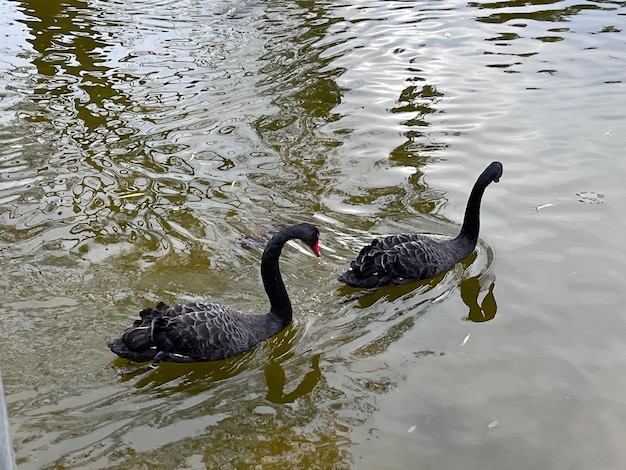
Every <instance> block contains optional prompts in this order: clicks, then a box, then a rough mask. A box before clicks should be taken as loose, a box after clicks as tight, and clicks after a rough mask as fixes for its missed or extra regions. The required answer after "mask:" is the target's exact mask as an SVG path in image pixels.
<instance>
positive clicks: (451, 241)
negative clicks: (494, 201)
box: [338, 162, 502, 289]
mask: <svg viewBox="0 0 626 470" xmlns="http://www.w3.org/2000/svg"><path fill="white" fill-rule="evenodd" d="M501 176H502V163H500V162H492V163H491V164H490V165H489V166H488V167H487V168H486V169H485V170H484V171H483V172H482V173H481V175H480V176H479V177H478V179H477V180H476V183H474V187H473V188H472V192H471V193H470V196H469V199H468V201H467V207H466V208H465V218H464V219H463V226H462V227H461V231H460V233H459V234H458V235H457V236H456V237H455V238H434V237H430V236H428V235H418V234H403V235H391V236H388V237H385V238H382V239H376V240H374V241H372V243H371V244H369V245H367V246H365V247H363V249H361V252H360V253H359V255H358V256H357V258H356V259H355V260H354V261H352V263H351V264H350V269H348V270H347V271H346V272H344V273H343V274H341V275H340V276H339V278H338V280H339V281H340V282H343V283H345V284H348V285H349V286H352V287H360V288H367V289H374V288H377V287H380V286H384V285H390V284H391V285H399V284H406V283H408V282H412V281H418V280H421V279H428V278H431V277H434V276H436V275H438V274H441V273H442V272H444V271H447V270H448V269H450V268H451V267H452V266H454V265H455V264H456V263H458V262H459V261H461V260H463V259H465V258H467V257H468V256H469V255H470V254H471V253H472V252H473V251H474V248H476V243H477V242H478V231H479V229H480V202H481V199H482V197H483V193H484V192H485V188H487V186H489V184H491V182H496V183H497V182H498V180H499V179H500V177H501Z"/></svg>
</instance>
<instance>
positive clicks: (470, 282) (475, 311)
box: [459, 275, 498, 323]
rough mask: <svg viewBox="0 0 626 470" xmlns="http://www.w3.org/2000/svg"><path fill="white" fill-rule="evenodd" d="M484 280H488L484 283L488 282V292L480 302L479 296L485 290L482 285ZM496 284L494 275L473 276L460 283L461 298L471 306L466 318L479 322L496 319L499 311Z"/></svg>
mask: <svg viewBox="0 0 626 470" xmlns="http://www.w3.org/2000/svg"><path fill="white" fill-rule="evenodd" d="M482 280H486V282H483V284H487V283H488V284H489V287H488V288H487V293H486V294H485V296H484V297H483V299H482V301H481V302H480V304H479V303H478V298H479V297H480V294H481V291H482V290H483V287H482V286H481V281H482ZM495 286H496V282H495V281H494V280H493V276H492V275H488V276H485V277H482V276H473V277H470V278H467V279H463V280H462V281H461V282H460V283H459V289H460V291H461V299H463V303H465V305H467V306H468V308H469V314H468V315H467V317H466V320H469V321H473V322H476V323H479V322H485V321H489V320H493V319H494V317H495V316H496V312H497V311H498V304H497V303H496V298H495V296H494V294H493V290H494V288H495Z"/></svg>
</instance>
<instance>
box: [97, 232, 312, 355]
mask: <svg viewBox="0 0 626 470" xmlns="http://www.w3.org/2000/svg"><path fill="white" fill-rule="evenodd" d="M294 238H295V239H299V240H302V241H303V242H304V243H306V244H307V245H308V246H309V247H310V248H311V250H312V251H313V253H314V254H315V255H316V256H320V250H319V231H318V230H317V228H316V227H315V226H314V225H312V224H308V223H301V224H298V225H294V226H291V227H288V228H285V229H283V230H281V231H280V232H278V233H277V234H276V235H274V236H273V237H272V239H271V240H270V241H269V243H268V244H267V246H266V248H265V251H264V252H263V257H262V259H261V277H262V279H263V286H264V287H265V292H266V293H267V297H268V298H269V301H270V311H269V312H268V313H266V314H255V313H246V312H241V311H239V310H235V309H234V308H231V307H226V306H224V305H220V304H213V303H187V304H178V305H172V306H168V305H166V304H164V303H163V302H159V303H158V304H157V306H156V307H155V308H146V309H144V310H142V311H141V312H140V313H139V316H140V319H138V320H135V322H134V323H133V326H131V327H130V328H128V329H127V330H126V331H124V333H123V334H122V337H121V338H118V339H114V340H111V341H109V343H108V346H109V348H110V349H111V351H113V352H114V353H115V354H117V355H118V356H120V357H123V358H126V359H130V360H131V361H135V362H146V361H153V364H152V366H153V367H154V366H156V365H157V364H158V363H159V362H160V361H173V362H196V361H217V360H220V359H225V358H228V357H232V356H236V355H238V354H240V353H243V352H245V351H248V350H250V349H252V348H254V347H255V346H257V345H258V344H259V343H261V342H263V341H265V340H266V339H268V338H270V337H272V336H274V335H275V334H277V333H279V332H280V331H282V330H283V329H285V328H286V327H287V326H288V325H289V324H290V323H291V320H292V313H293V311H292V308H291V301H290V300H289V295H288V294H287V289H286V288H285V283H284V282H283V279H282V276H281V274H280V269H279V266H278V259H279V257H280V253H281V251H282V248H283V246H284V245H285V243H287V241H289V240H292V239H294Z"/></svg>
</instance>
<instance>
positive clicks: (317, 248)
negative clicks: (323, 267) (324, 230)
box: [311, 238, 322, 257]
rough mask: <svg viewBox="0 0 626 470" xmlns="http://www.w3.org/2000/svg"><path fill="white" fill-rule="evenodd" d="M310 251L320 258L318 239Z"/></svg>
mask: <svg viewBox="0 0 626 470" xmlns="http://www.w3.org/2000/svg"><path fill="white" fill-rule="evenodd" d="M311 250H313V253H315V256H317V257H320V256H322V254H321V253H320V240H319V238H318V239H317V241H316V242H315V245H313V246H312V247H311Z"/></svg>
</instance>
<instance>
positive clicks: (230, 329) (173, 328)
mask: <svg viewBox="0 0 626 470" xmlns="http://www.w3.org/2000/svg"><path fill="white" fill-rule="evenodd" d="M177 307H179V310H180V311H183V312H185V313H182V314H180V315H178V316H175V317H172V318H161V319H158V320H157V321H155V322H154V324H153V331H152V339H153V342H154V344H155V345H156V347H157V349H158V350H160V351H163V352H165V353H168V355H169V358H170V359H171V360H173V361H177V362H189V361H215V360H219V359H224V358H227V357H231V356H235V355H237V354H239V353H241V352H243V351H247V350H248V349H251V348H252V347H253V346H254V345H256V344H258V343H259V342H260V340H258V339H257V338H256V337H253V336H252V333H253V332H254V333H256V331H255V329H254V328H251V327H250V322H253V321H255V320H256V319H257V318H258V319H259V320H260V318H261V317H262V315H250V314H244V313H242V312H239V311H237V310H234V309H230V308H228V307H225V306H223V305H218V304H184V305H180V306H177ZM261 333H262V332H261Z"/></svg>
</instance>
